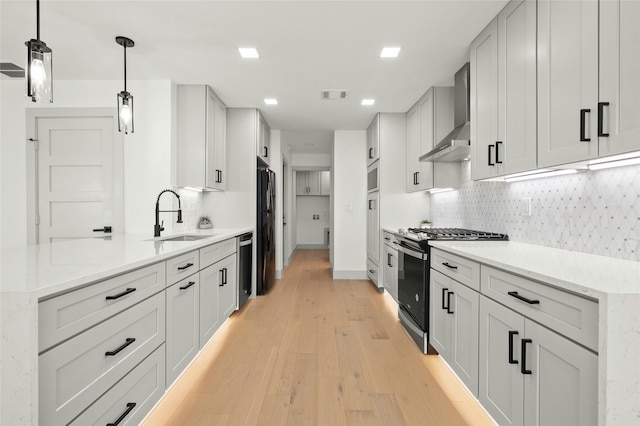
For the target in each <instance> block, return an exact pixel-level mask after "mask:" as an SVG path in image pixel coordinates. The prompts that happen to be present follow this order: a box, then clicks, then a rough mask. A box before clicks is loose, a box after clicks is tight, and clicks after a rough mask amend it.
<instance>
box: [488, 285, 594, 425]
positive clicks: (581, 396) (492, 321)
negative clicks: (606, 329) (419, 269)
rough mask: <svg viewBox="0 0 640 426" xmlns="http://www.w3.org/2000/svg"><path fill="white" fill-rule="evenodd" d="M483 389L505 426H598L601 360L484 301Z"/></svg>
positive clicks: (497, 419)
mask: <svg viewBox="0 0 640 426" xmlns="http://www.w3.org/2000/svg"><path fill="white" fill-rule="evenodd" d="M479 386H480V387H479V396H478V397H479V400H480V403H481V404H482V405H483V406H484V408H485V409H486V410H487V411H488V412H489V413H490V414H491V415H492V416H493V418H494V419H495V420H496V421H497V422H498V424H500V425H511V424H514V425H519V424H527V425H544V424H558V425H590V424H596V423H597V419H598V400H597V386H598V357H597V355H596V354H594V353H593V352H591V351H589V350H587V349H585V348H583V347H582V346H579V345H577V344H576V343H574V342H572V341H570V340H569V339H567V338H565V337H563V336H561V335H559V334H557V333H555V332H553V331H550V330H549V329H547V328H545V327H543V326H541V325H539V324H537V323H535V322H533V321H531V320H530V319H528V318H525V317H524V316H523V315H521V314H519V313H517V312H515V311H512V310H511V309H508V308H506V307H504V306H502V305H500V304H499V303H497V302H495V301H493V300H491V299H488V298H486V297H484V296H482V297H481V298H480V378H479Z"/></svg>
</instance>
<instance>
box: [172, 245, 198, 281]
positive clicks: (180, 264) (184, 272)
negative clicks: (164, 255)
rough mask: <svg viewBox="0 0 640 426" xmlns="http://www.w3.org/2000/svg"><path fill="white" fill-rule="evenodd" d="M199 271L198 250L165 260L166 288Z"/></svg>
mask: <svg viewBox="0 0 640 426" xmlns="http://www.w3.org/2000/svg"><path fill="white" fill-rule="evenodd" d="M198 270H200V256H199V254H198V250H194V251H190V252H189V253H185V254H183V255H180V256H177V257H174V258H173V259H169V260H167V286H170V285H171V284H175V283H177V282H178V281H180V280H182V279H184V278H186V277H188V276H189V275H191V274H193V273H195V272H198Z"/></svg>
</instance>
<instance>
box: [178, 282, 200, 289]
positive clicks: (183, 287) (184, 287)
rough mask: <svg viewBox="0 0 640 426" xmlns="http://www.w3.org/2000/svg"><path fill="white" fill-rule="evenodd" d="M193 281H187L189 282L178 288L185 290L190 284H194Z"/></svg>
mask: <svg viewBox="0 0 640 426" xmlns="http://www.w3.org/2000/svg"><path fill="white" fill-rule="evenodd" d="M195 283H196V282H195V281H189V284H187V285H185V286H182V287H180V290H186V289H188V288H189V287H191V286H192V285H194V284H195Z"/></svg>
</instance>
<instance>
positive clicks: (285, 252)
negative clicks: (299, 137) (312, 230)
mask: <svg viewBox="0 0 640 426" xmlns="http://www.w3.org/2000/svg"><path fill="white" fill-rule="evenodd" d="M290 218H291V176H290V171H289V163H288V161H287V159H286V158H285V157H284V155H283V156H282V265H283V269H284V267H286V266H287V265H288V264H289V258H290V257H291V232H289V229H290V228H289V227H290V225H288V223H289V221H290Z"/></svg>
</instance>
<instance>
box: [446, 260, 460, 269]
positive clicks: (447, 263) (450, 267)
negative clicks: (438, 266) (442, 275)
mask: <svg viewBox="0 0 640 426" xmlns="http://www.w3.org/2000/svg"><path fill="white" fill-rule="evenodd" d="M442 264H443V265H444V266H446V267H447V268H449V269H458V267H457V266H453V265H449V262H442Z"/></svg>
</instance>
